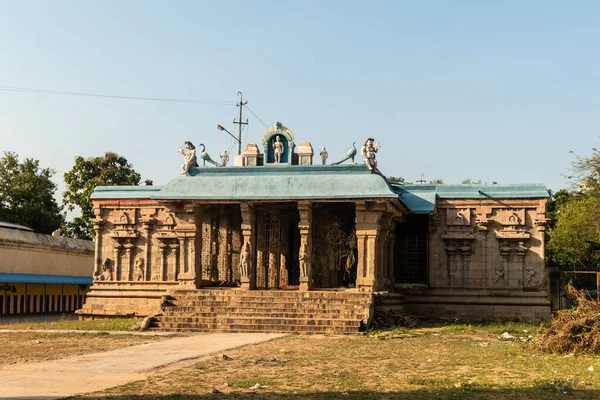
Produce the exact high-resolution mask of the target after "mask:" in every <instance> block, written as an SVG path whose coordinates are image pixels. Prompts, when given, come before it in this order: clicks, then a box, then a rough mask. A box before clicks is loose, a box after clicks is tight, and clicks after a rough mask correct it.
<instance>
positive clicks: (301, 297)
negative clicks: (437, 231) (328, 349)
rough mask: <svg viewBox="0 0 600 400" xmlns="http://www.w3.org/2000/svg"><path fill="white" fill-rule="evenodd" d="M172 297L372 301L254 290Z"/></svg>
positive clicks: (245, 299) (348, 297) (193, 298)
mask: <svg viewBox="0 0 600 400" xmlns="http://www.w3.org/2000/svg"><path fill="white" fill-rule="evenodd" d="M172 297H175V298H177V299H181V300H204V299H209V300H218V299H227V300H231V299H240V300H243V301H248V300H260V299H263V300H266V299H269V300H276V299H280V300H289V299H295V300H298V301H299V300H303V301H304V300H306V301H310V300H321V301H323V300H325V301H332V302H335V301H356V302H363V301H371V298H372V297H371V296H364V295H361V296H350V295H338V296H334V297H331V296H315V295H301V294H297V295H294V296H276V295H273V294H271V293H268V294H265V295H259V296H253V295H252V292H246V291H244V292H234V293H230V294H224V295H214V294H202V295H194V296H177V295H172Z"/></svg>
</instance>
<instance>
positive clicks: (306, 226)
mask: <svg viewBox="0 0 600 400" xmlns="http://www.w3.org/2000/svg"><path fill="white" fill-rule="evenodd" d="M298 212H299V213H300V221H299V222H298V228H299V229H300V248H299V249H298V251H299V259H300V291H303V292H305V291H308V290H309V289H311V288H312V285H313V281H312V257H313V252H312V203H311V202H309V201H299V202H298ZM303 252H304V253H306V255H303Z"/></svg>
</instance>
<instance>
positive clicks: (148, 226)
mask: <svg viewBox="0 0 600 400" xmlns="http://www.w3.org/2000/svg"><path fill="white" fill-rule="evenodd" d="M153 225H154V220H153V219H150V218H149V219H145V220H142V230H143V232H144V236H146V243H145V244H144V255H145V257H146V271H144V272H145V275H146V276H145V278H144V280H145V281H149V280H150V279H152V268H153V265H152V258H151V257H152V253H151V251H152V250H151V249H152V238H151V236H150V235H151V233H150V232H151V231H152V226H153Z"/></svg>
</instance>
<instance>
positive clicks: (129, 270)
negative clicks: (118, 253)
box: [123, 242, 134, 281]
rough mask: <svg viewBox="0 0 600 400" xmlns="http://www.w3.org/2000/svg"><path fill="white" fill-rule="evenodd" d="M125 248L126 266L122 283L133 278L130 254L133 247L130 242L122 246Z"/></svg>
mask: <svg viewBox="0 0 600 400" xmlns="http://www.w3.org/2000/svg"><path fill="white" fill-rule="evenodd" d="M124 247H125V263H126V264H125V265H126V266H127V269H126V271H127V272H126V274H127V275H126V276H125V278H124V279H123V280H124V281H131V280H132V277H133V257H132V253H133V248H134V245H133V244H132V243H131V242H128V243H126V244H125V245H124Z"/></svg>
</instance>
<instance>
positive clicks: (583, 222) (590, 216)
mask: <svg viewBox="0 0 600 400" xmlns="http://www.w3.org/2000/svg"><path fill="white" fill-rule="evenodd" d="M549 235H550V241H549V242H548V250H549V260H551V261H552V262H554V263H557V264H559V265H561V266H563V267H567V266H568V267H571V268H578V267H593V266H597V263H598V257H597V252H596V251H595V249H594V248H593V246H592V245H591V243H593V242H598V241H600V198H599V197H597V196H576V197H572V198H571V200H569V201H568V202H567V203H565V204H564V205H563V206H562V207H561V208H560V213H559V214H558V215H557V218H556V222H555V224H554V227H553V228H551V229H550V232H549Z"/></svg>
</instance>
